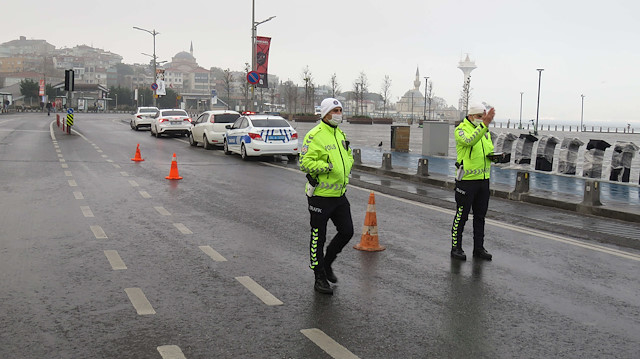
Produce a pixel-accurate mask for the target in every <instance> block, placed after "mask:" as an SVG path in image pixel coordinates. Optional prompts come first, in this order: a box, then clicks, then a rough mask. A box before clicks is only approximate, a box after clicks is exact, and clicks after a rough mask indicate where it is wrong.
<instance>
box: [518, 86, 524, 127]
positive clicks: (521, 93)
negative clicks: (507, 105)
mask: <svg viewBox="0 0 640 359" xmlns="http://www.w3.org/2000/svg"><path fill="white" fill-rule="evenodd" d="M523 94H524V92H520V124H519V126H520V127H522V95H523Z"/></svg>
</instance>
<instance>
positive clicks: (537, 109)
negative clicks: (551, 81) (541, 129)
mask: <svg viewBox="0 0 640 359" xmlns="http://www.w3.org/2000/svg"><path fill="white" fill-rule="evenodd" d="M536 71H538V103H537V105H536V126H535V127H534V128H533V134H534V135H536V136H537V135H538V115H539V114H540V81H541V80H542V71H544V69H536Z"/></svg>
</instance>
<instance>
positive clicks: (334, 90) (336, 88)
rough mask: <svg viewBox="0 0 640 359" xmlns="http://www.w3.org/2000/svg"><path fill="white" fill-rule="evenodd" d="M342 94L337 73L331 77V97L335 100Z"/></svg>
mask: <svg viewBox="0 0 640 359" xmlns="http://www.w3.org/2000/svg"><path fill="white" fill-rule="evenodd" d="M339 94H340V85H339V84H338V80H337V76H336V74H335V72H334V73H333V75H331V97H333V98H335V97H336V96H337V95H339Z"/></svg>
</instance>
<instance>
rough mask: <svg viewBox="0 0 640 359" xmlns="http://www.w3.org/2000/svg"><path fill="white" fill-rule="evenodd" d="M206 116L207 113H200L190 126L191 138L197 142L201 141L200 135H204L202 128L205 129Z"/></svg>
mask: <svg viewBox="0 0 640 359" xmlns="http://www.w3.org/2000/svg"><path fill="white" fill-rule="evenodd" d="M207 118H209V114H208V113H203V114H200V116H198V118H197V119H196V122H195V123H194V124H193V127H192V128H191V133H192V134H193V138H194V139H195V140H196V141H197V142H202V136H203V135H204V130H205V125H204V124H205V120H206V119H207Z"/></svg>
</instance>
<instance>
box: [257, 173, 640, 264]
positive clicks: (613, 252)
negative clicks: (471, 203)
mask: <svg viewBox="0 0 640 359" xmlns="http://www.w3.org/2000/svg"><path fill="white" fill-rule="evenodd" d="M261 163H262V162H261ZM262 164H264V165H267V166H271V167H277V168H282V169H285V170H287V171H291V172H296V173H298V172H300V171H299V170H295V169H293V168H286V167H281V166H278V165H274V164H271V163H262ZM350 186H351V187H352V188H355V189H358V190H361V191H364V192H371V190H370V189H367V188H362V187H358V186H355V185H350ZM374 192H375V194H376V196H382V197H387V198H390V199H394V200H397V201H400V202H405V203H408V204H412V205H414V206H418V207H423V208H427V209H430V210H432V211H437V212H440V213H445V214H448V215H451V216H453V215H454V214H455V211H453V210H449V209H444V208H440V207H436V206H433V205H429V204H425V203H420V202H416V201H412V200H409V199H404V198H400V197H394V196H391V195H388V194H384V193H380V192H376V191H374ZM485 222H486V223H487V224H490V225H492V226H496V227H499V228H502V229H508V230H511V231H515V232H520V233H523V234H530V235H534V236H537V237H539V238H544V239H549V240H552V241H556V242H561V243H565V244H570V245H574V246H577V247H581V248H585V249H590V250H593V251H598V252H602V253H607V254H611V255H614V256H618V257H621V258H626V259H631V260H634V261H640V255H638V254H633V253H629V252H625V251H621V250H618V249H614V248H608V247H604V246H599V245H597V244H591V243H586V242H582V241H580V240H576V239H572V238H569V237H564V236H560V235H557V234H552V233H547V232H543V231H539V230H535V229H532V228H525V227H519V226H515V225H512V224H507V223H503V222H499V221H496V220H494V219H486V220H485Z"/></svg>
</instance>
